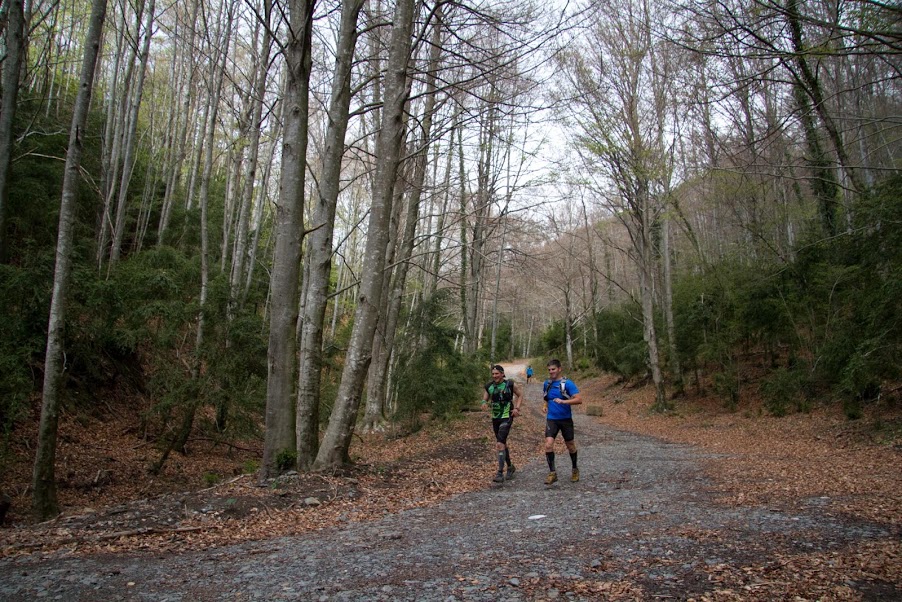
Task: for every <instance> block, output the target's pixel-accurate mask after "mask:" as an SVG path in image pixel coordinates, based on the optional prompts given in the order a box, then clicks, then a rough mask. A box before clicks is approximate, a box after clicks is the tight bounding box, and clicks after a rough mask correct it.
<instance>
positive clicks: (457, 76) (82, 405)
mask: <svg viewBox="0 0 902 602" xmlns="http://www.w3.org/2000/svg"><path fill="white" fill-rule="evenodd" d="M900 18H902V13H900V11H899V9H898V8H897V7H894V6H892V5H888V4H880V3H872V2H867V1H862V0H840V1H839V2H833V3H827V2H808V3H800V2H798V1H797V0H786V1H785V2H782V3H770V2H763V1H761V2H759V1H757V0H756V1H754V2H751V3H749V2H738V1H732V0H731V1H730V2H726V3H720V4H717V5H710V4H706V3H697V2H691V1H689V2H659V3H654V6H651V5H649V4H648V3H641V2H635V1H632V0H616V1H615V2H613V3H607V4H605V5H604V7H601V6H600V5H598V6H596V4H595V3H589V2H586V3H577V4H567V5H566V7H559V6H557V5H556V4H549V5H546V4H542V3H539V5H537V4H535V3H530V2H522V1H520V0H505V1H503V2H479V1H476V2H464V3H459V2H455V3H449V2H445V1H444V0H439V1H435V2H423V3H420V2H413V1H412V0H397V1H396V2H382V1H378V2H377V1H373V0H369V1H365V0H351V1H347V2H334V1H330V0H321V1H319V2H317V1H316V0H286V1H284V2H283V1H281V0H279V1H276V2H273V1H272V0H260V1H256V0H251V1H248V2H231V1H222V2H210V1H208V0H190V1H188V2H168V1H166V0H161V2H157V1H156V0H149V1H145V0H135V1H125V2H121V3H108V2H107V0H92V2H90V3H88V2H76V1H72V0H65V1H63V2H58V1H55V0H51V1H43V0H42V1H39V2H32V3H24V2H21V1H20V0H7V1H5V2H3V10H2V21H0V24H2V36H3V48H2V50H3V54H2V74H0V75H2V79H0V86H2V91H0V93H2V95H0V312H2V318H3V319H2V320H0V426H2V432H3V434H4V437H3V441H2V449H0V479H2V475H3V474H4V473H5V472H6V471H7V470H8V467H9V462H10V457H11V455H10V454H11V449H12V448H11V446H13V445H15V446H22V445H24V446H25V448H26V449H28V450H29V453H30V454H33V462H34V465H33V466H34V468H33V477H32V483H31V486H30V487H29V488H28V491H27V492H17V493H16V495H21V496H27V497H28V498H29V500H30V503H31V505H32V510H33V514H34V516H35V517H37V518H49V517H52V516H54V515H56V514H57V513H58V512H59V500H58V493H57V485H58V482H59V481H60V479H59V474H58V467H59V462H60V459H59V458H58V457H57V447H58V443H57V437H58V435H59V419H60V416H61V415H65V416H69V417H71V416H81V415H86V416H99V415H103V414H105V413H108V412H113V411H115V408H118V407H120V404H122V403H123V402H124V403H131V404H133V405H135V406H137V407H140V408H142V411H141V413H140V418H138V419H136V420H135V421H134V422H135V423H134V424H133V425H132V426H131V428H133V429H135V431H137V432H140V433H141V437H142V438H143V440H144V441H146V442H147V443H148V445H150V446H151V447H152V450H153V453H151V454H148V456H147V458H146V471H147V474H148V475H150V476H152V475H159V474H161V473H162V472H163V471H164V470H165V467H166V466H167V464H168V463H170V462H172V458H173V457H174V455H175V457H177V456H178V455H179V454H180V453H183V452H184V451H185V449H186V445H187V444H188V441H189V440H191V439H197V438H199V437H200V438H204V439H209V440H211V441H215V442H218V443H219V444H222V445H230V444H236V442H239V441H240V442H244V441H255V442H259V443H261V444H262V454H260V457H259V458H258V459H256V460H255V465H254V466H253V467H251V468H252V472H255V473H256V474H257V475H258V476H259V478H261V479H266V478H270V477H274V476H276V475H278V474H280V473H282V472H284V471H287V470H292V469H296V470H299V471H302V472H304V471H311V470H312V471H316V472H328V471H332V470H335V469H336V468H339V467H341V466H343V465H344V464H346V463H348V462H349V461H350V460H351V458H350V456H349V449H350V446H351V441H352V439H353V437H354V435H355V434H356V433H359V432H372V431H379V430H381V429H384V428H385V426H386V424H388V423H392V424H393V425H395V426H397V425H400V426H401V427H403V429H405V430H415V429H416V428H417V427H418V426H419V423H420V420H421V417H422V416H423V415H424V414H426V413H428V414H430V415H431V416H434V417H442V416H447V415H452V414H457V413H458V412H459V411H460V410H461V409H462V408H464V407H466V406H467V405H469V404H470V403H472V401H473V400H474V399H476V398H478V395H479V389H478V386H479V383H480V382H481V381H483V380H486V379H487V375H488V369H487V368H488V365H489V364H490V362H496V361H500V360H503V359H506V358H513V357H532V358H548V357H560V358H561V359H562V360H563V361H564V363H565V364H566V366H567V368H568V369H569V370H598V369H600V370H604V371H606V372H609V373H614V374H616V375H617V376H618V377H619V378H621V379H623V380H624V381H626V382H644V381H647V382H650V383H652V384H653V386H654V389H655V395H654V402H653V404H652V407H651V409H652V410H653V411H657V412H669V411H672V410H674V409H677V408H679V405H680V404H681V403H682V401H681V400H684V399H685V396H686V395H689V394H696V393H698V392H699V391H700V390H701V389H702V388H707V389H709V390H710V389H712V388H713V389H714V390H715V392H716V394H717V395H718V397H719V398H720V399H721V400H722V401H723V404H724V405H725V407H727V408H728V409H731V410H741V409H742V408H743V405H744V403H746V402H747V400H748V395H749V394H750V393H751V394H754V395H755V396H756V398H757V396H758V395H760V396H761V398H762V399H763V400H764V407H765V408H766V410H767V412H769V413H770V414H772V415H774V416H783V415H786V414H789V413H794V412H806V411H809V410H811V408H813V407H815V406H818V405H823V404H826V405H835V406H837V407H842V408H843V410H844V413H845V415H846V416H847V417H848V418H849V419H852V420H854V419H857V418H859V417H861V416H862V415H863V413H864V412H865V411H866V410H867V409H868V408H869V407H873V406H874V405H875V404H888V403H898V398H899V391H900V384H899V383H900V381H902V378H900V376H902V375H900V367H902V361H900V359H902V358H900V350H902V322H900V320H902V311H900V310H902V307H900V304H902V302H900V299H902V234H900V233H899V232H900V229H899V228H898V227H897V226H898V225H899V222H900V219H902V174H900V173H899V169H900V162H899V161H900V159H899V158H900V157H902V152H900V144H902V143H900V139H902V136H900V133H902V120H900V117H902V110H900V108H902V103H900V98H902V95H900V92H902V77H900V68H902V60H900V56H902V33H900V28H899V23H900ZM537 361H539V362H541V363H544V359H539V360H537ZM750 361H751V363H752V364H753V365H754V366H755V370H756V374H755V378H754V380H752V379H751V378H750V375H749V371H748V369H747V368H748V366H749V363H750ZM535 367H536V368H537V369H538V370H540V369H541V368H542V367H543V366H535ZM761 371H763V372H761ZM541 373H542V372H541V371H539V374H541ZM35 423H39V426H38V427H37V429H36V430H32V429H31V428H30V427H26V425H32V424H35ZM17 449H21V447H17ZM150 476H149V477H148V478H150Z"/></svg>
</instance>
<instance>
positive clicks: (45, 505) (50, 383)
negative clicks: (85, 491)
mask: <svg viewBox="0 0 902 602" xmlns="http://www.w3.org/2000/svg"><path fill="white" fill-rule="evenodd" d="M105 19H106V0H94V2H93V4H92V5H91V20H90V25H89V28H88V36H87V39H86V40H85V54H84V60H83V61H82V69H81V80H80V85H79V89H78V96H77V97H76V100H75V108H74V111H73V114H72V126H71V128H70V130H69V148H68V150H67V151H66V167H65V172H64V174H63V188H62V198H61V200H60V218H59V233H58V235H57V243H56V268H55V271H54V275H53V294H52V297H51V301H50V317H49V320H48V324H47V351H46V355H45V359H44V390H43V395H42V399H41V422H40V426H39V427H38V443H37V451H36V453H35V461H34V472H33V476H32V483H31V485H32V490H33V492H34V493H33V497H32V511H33V512H34V514H35V516H36V517H37V518H38V519H40V520H45V519H48V518H51V517H53V516H56V515H57V514H59V502H58V501H57V496H56V477H55V475H54V465H55V462H56V437H57V427H58V424H59V402H60V388H61V386H62V380H63V371H64V370H65V363H64V362H63V351H64V342H63V330H64V328H65V325H66V297H67V296H68V292H69V278H70V275H71V271H72V250H73V245H74V241H73V237H74V226H75V208H76V207H75V205H76V196H77V193H78V176H79V168H80V165H81V155H82V150H83V140H84V136H85V124H86V123H87V121H88V109H89V108H90V105H91V94H92V93H93V91H94V70H95V67H96V66H97V57H98V55H99V53H100V39H101V34H102V33H103V22H104V20H105Z"/></svg>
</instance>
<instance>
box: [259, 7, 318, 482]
mask: <svg viewBox="0 0 902 602" xmlns="http://www.w3.org/2000/svg"><path fill="white" fill-rule="evenodd" d="M315 3H316V0H293V1H292V2H291V4H290V19H289V20H290V27H289V30H290V33H289V34H288V35H289V39H288V43H287V44H286V48H285V50H286V62H287V70H288V73H287V80H286V84H285V100H284V102H285V114H284V122H285V126H284V127H285V134H284V140H283V143H282V178H281V186H280V191H279V202H278V203H277V205H276V223H275V245H276V246H275V251H274V256H273V273H272V280H271V284H270V286H271V291H272V304H271V316H270V323H269V352H268V356H267V366H268V370H267V371H268V374H267V382H266V427H265V428H266V430H265V435H264V442H263V463H262V466H261V467H260V477H261V478H262V479H265V478H269V477H271V476H274V475H276V474H277V473H278V471H279V468H280V467H279V466H278V463H279V461H280V455H281V454H289V455H290V456H295V454H296V453H297V451H296V449H297V446H296V440H295V403H294V402H295V394H294V386H295V382H296V379H295V369H296V367H297V357H296V351H297V337H296V334H295V333H296V328H297V319H298V275H299V266H300V262H301V241H302V239H303V224H304V219H303V212H304V202H303V199H304V179H305V176H306V157H307V126H308V115H309V101H310V99H309V95H310V71H311V67H312V51H311V39H310V38H311V35H312V33H313V10H314V5H315ZM283 466H284V465H283Z"/></svg>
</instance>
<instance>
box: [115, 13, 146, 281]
mask: <svg viewBox="0 0 902 602" xmlns="http://www.w3.org/2000/svg"><path fill="white" fill-rule="evenodd" d="M155 8H156V3H155V1H154V0H150V6H149V7H148V9H147V25H146V26H145V31H144V46H143V47H142V49H141V64H140V66H139V67H138V78H137V81H136V82H135V87H134V90H133V91H132V94H131V106H130V108H129V112H128V121H127V128H128V132H127V136H126V140H125V156H124V157H123V159H122V181H121V182H120V183H119V201H118V202H117V204H116V223H115V226H114V228H113V245H112V248H111V249H110V265H111V266H112V265H115V264H116V262H118V261H119V255H120V254H121V252H122V240H123V238H124V237H125V216H126V208H127V207H128V187H129V184H130V183H131V179H132V172H133V171H134V168H135V161H134V156H135V147H136V146H137V145H138V113H139V112H140V110H141V99H142V98H143V96H144V78H145V76H146V75H147V62H148V60H149V59H150V40H151V38H152V37H153V21H154V10H155Z"/></svg>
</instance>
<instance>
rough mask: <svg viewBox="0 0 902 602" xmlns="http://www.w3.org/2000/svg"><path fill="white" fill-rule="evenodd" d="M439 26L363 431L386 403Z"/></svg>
mask: <svg viewBox="0 0 902 602" xmlns="http://www.w3.org/2000/svg"><path fill="white" fill-rule="evenodd" d="M439 10H440V9H439ZM441 28H442V20H441V15H440V14H439V15H437V17H436V19H435V22H434V23H433V30H432V41H431V44H430V47H431V52H430V57H429V64H428V66H427V68H426V86H425V91H424V93H425V95H426V99H425V100H426V102H425V106H424V108H423V118H422V126H421V127H422V129H421V133H420V141H419V143H418V144H417V148H416V152H415V153H414V169H413V177H412V178H411V186H410V192H409V198H408V203H407V215H406V218H405V222H404V234H403V238H402V242H401V248H400V252H399V253H398V258H397V263H396V266H395V269H394V278H393V279H392V281H391V288H390V291H389V294H390V301H389V305H388V313H387V317H386V319H385V320H384V326H385V335H384V339H383V347H382V350H381V352H380V354H379V355H378V356H374V357H375V358H376V361H375V364H374V365H373V366H370V375H371V377H372V383H373V386H371V387H370V388H369V390H368V392H367V398H366V409H365V411H364V416H363V426H362V429H363V430H364V431H373V430H376V429H377V428H378V427H379V425H380V423H381V421H382V419H383V415H384V409H385V407H386V389H387V382H388V374H389V363H390V361H391V357H392V354H393V351H394V343H395V336H396V334H397V330H398V320H399V318H400V315H401V301H402V299H403V297H404V289H405V286H406V282H407V274H408V272H409V271H410V265H411V263H412V255H413V248H414V239H415V236H416V230H417V223H418V222H419V217H420V203H421V200H422V198H423V188H424V186H425V184H426V168H427V164H428V157H429V149H430V146H431V138H432V120H433V116H434V114H435V101H436V98H435V90H436V85H435V82H436V73H437V72H438V67H439V59H440V58H441Z"/></svg>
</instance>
